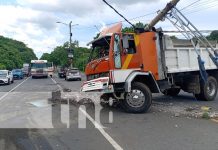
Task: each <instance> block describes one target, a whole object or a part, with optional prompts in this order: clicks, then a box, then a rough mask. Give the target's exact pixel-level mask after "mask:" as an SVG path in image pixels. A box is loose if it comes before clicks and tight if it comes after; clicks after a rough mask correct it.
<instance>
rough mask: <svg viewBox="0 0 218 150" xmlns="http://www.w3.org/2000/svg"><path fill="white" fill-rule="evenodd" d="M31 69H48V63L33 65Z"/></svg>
mask: <svg viewBox="0 0 218 150" xmlns="http://www.w3.org/2000/svg"><path fill="white" fill-rule="evenodd" d="M31 68H32V69H37V68H47V63H32V64H31Z"/></svg>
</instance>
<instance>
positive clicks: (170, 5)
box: [145, 0, 180, 31]
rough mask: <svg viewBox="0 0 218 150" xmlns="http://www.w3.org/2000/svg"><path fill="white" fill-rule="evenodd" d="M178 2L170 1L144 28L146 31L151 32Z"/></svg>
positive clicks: (175, 0)
mask: <svg viewBox="0 0 218 150" xmlns="http://www.w3.org/2000/svg"><path fill="white" fill-rule="evenodd" d="M179 1H180V0H172V1H171V2H169V3H168V4H167V5H166V7H165V8H164V9H163V10H161V11H160V12H159V13H158V15H157V16H156V17H155V18H154V19H153V20H152V21H151V22H150V23H149V24H148V25H147V26H146V27H145V30H146V31H150V30H152V28H153V27H154V26H155V25H156V24H157V23H158V22H159V21H160V20H162V19H163V18H164V17H165V16H166V15H167V13H169V11H171V10H172V8H173V7H175V6H176V4H177V3H178V2H179Z"/></svg>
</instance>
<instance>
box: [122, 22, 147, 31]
mask: <svg viewBox="0 0 218 150" xmlns="http://www.w3.org/2000/svg"><path fill="white" fill-rule="evenodd" d="M146 25H147V24H143V23H142V22H138V23H136V24H135V27H136V28H145V26H146ZM122 32H124V33H133V32H134V28H133V27H132V26H131V27H125V28H123V29H122Z"/></svg>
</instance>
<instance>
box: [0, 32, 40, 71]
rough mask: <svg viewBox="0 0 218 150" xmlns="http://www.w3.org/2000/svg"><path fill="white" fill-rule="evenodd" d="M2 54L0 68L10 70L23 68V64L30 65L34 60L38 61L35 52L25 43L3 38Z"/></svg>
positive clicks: (1, 39)
mask: <svg viewBox="0 0 218 150" xmlns="http://www.w3.org/2000/svg"><path fill="white" fill-rule="evenodd" d="M0 54H1V55H0V64H1V66H0V67H1V68H4V69H9V70H11V69H14V68H21V67H22V65H23V63H30V61H31V60H32V59H37V58H36V55H35V54H34V52H33V50H32V49H30V48H28V47H27V46H26V45H25V44H24V43H23V42H20V41H16V40H13V39H9V38H6V37H3V36H0Z"/></svg>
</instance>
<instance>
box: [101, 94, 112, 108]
mask: <svg viewBox="0 0 218 150" xmlns="http://www.w3.org/2000/svg"><path fill="white" fill-rule="evenodd" d="M109 98H110V97H109V95H108V94H103V95H101V97H100V105H101V106H102V107H108V106H109Z"/></svg>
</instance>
